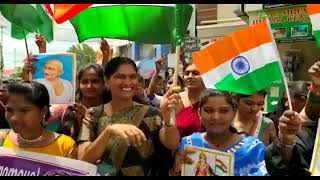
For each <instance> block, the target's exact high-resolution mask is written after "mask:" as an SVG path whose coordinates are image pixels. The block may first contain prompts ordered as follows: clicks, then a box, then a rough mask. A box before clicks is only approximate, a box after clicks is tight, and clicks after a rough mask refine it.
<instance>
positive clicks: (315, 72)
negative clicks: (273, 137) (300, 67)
mask: <svg viewBox="0 0 320 180" xmlns="http://www.w3.org/2000/svg"><path fill="white" fill-rule="evenodd" d="M308 73H309V76H310V78H311V81H312V85H311V88H310V91H309V94H308V99H307V103H306V106H305V107H304V109H303V110H302V111H301V112H300V114H298V113H297V112H294V111H289V110H287V111H285V112H284V113H283V115H282V117H281V118H280V120H279V140H277V141H276V142H274V143H272V144H271V145H269V147H268V148H267V151H266V163H267V168H268V171H269V173H270V174H271V175H282V176H283V175H285V176H287V175H290V176H297V175H298V176H305V175H311V174H315V170H316V169H318V168H317V167H316V163H314V164H313V166H311V165H310V164H311V160H312V157H313V154H314V153H316V154H317V153H318V152H314V146H315V145H316V144H315V140H316V135H317V129H318V121H319V115H320V61H318V62H316V63H315V64H314V65H313V66H311V67H310V69H309V70H308ZM317 159H318V158H317ZM316 175H317V174H316Z"/></svg>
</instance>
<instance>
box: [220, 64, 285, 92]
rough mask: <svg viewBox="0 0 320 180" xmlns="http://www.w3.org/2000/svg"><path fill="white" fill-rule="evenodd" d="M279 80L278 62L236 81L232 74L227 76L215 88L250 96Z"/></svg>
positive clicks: (280, 76) (280, 75)
mask: <svg viewBox="0 0 320 180" xmlns="http://www.w3.org/2000/svg"><path fill="white" fill-rule="evenodd" d="M281 79H282V74H281V71H280V68H279V64H278V62H273V63H270V64H267V65H265V66H264V67H263V68H260V69H257V70H255V71H253V72H251V73H249V74H248V75H246V76H243V77H241V78H239V79H237V80H236V79H235V78H234V77H233V75H232V74H229V75H228V76H227V77H225V78H224V79H223V80H222V81H220V82H219V83H217V84H215V87H216V88H217V89H218V90H224V91H230V92H233V93H239V94H247V95H251V94H255V93H257V92H258V91H261V90H263V89H265V88H266V87H268V86H270V85H271V84H272V82H274V81H277V80H281Z"/></svg>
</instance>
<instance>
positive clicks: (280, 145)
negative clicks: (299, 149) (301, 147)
mask: <svg viewBox="0 0 320 180" xmlns="http://www.w3.org/2000/svg"><path fill="white" fill-rule="evenodd" d="M275 144H276V146H278V147H279V148H284V149H292V148H294V146H295V145H296V141H295V140H293V143H292V144H290V145H287V144H284V143H282V142H280V141H279V140H276V141H275Z"/></svg>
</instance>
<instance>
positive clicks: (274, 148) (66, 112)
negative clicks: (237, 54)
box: [0, 36, 320, 176]
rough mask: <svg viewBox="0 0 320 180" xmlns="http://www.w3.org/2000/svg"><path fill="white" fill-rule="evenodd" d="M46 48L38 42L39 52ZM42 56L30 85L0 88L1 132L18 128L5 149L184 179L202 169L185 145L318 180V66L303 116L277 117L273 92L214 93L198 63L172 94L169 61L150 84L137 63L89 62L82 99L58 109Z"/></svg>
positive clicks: (261, 172) (260, 170)
mask: <svg viewBox="0 0 320 180" xmlns="http://www.w3.org/2000/svg"><path fill="white" fill-rule="evenodd" d="M43 41H44V39H43V37H41V36H37V39H36V42H37V45H38V46H39V50H40V52H41V53H43V52H45V51H46V48H45V43H43ZM41 42H42V43H41ZM101 49H103V47H101ZM35 59H36V58H35V57H34V56H32V55H30V56H28V57H27V58H26V60H25V66H24V75H23V79H24V80H23V81H19V82H13V83H8V84H1V85H0V87H1V88H2V89H4V90H3V91H1V89H0V92H1V94H0V95H1V97H0V101H1V103H0V116H1V117H0V118H1V119H0V120H1V124H0V125H1V128H8V129H9V127H10V130H9V131H5V132H2V133H1V134H0V146H3V147H5V148H13V149H19V150H25V151H32V152H38V153H44V154H49V155H54V156H61V157H66V158H72V159H78V160H81V161H86V162H89V163H92V164H95V165H97V168H98V172H99V174H100V175H119V176H121V175H125V176H127V175H139V176H148V175H154V176H168V175H171V176H179V175H181V169H182V165H183V164H192V163H194V162H193V161H192V159H190V154H192V153H194V152H193V151H190V150H187V149H186V148H185V147H186V146H194V147H201V148H208V149H214V150H218V151H222V152H227V153H232V154H234V175H236V176H265V175H310V172H309V166H310V163H311V158H312V153H313V146H314V141H315V136H316V131H317V124H318V123H317V122H318V118H319V112H320V61H319V62H317V63H315V64H314V65H313V66H312V67H310V69H309V72H308V73H309V75H310V77H311V82H312V83H311V86H310V90H309V94H308V98H307V100H306V103H305V106H304V108H303V110H302V111H301V112H295V111H290V110H286V111H284V112H281V117H279V118H273V119H269V118H267V117H266V116H265V114H263V113H261V110H262V108H263V107H264V104H265V96H266V94H267V93H266V91H264V90H263V91H260V92H258V93H256V94H253V95H242V94H236V95H235V94H231V93H229V92H223V91H218V90H213V89H206V88H205V86H204V83H203V81H202V79H201V76H200V73H199V71H198V70H197V67H196V66H195V65H194V64H188V65H186V66H185V67H184V70H183V78H181V77H179V81H178V87H172V82H173V79H172V78H173V76H172V75H168V76H167V77H166V80H165V82H161V78H159V72H160V70H161V69H162V67H163V59H159V60H158V61H157V63H156V71H155V73H154V74H153V76H152V78H151V80H150V83H149V85H148V86H146V85H145V81H144V79H143V78H141V76H140V75H139V74H138V69H137V66H136V64H135V62H134V61H133V60H132V59H130V58H126V57H115V58H112V59H111V60H110V61H109V62H108V63H107V64H106V65H105V66H104V67H102V66H101V65H98V64H88V65H87V66H86V67H84V68H82V69H81V70H80V71H79V72H78V74H77V82H76V83H77V92H76V97H77V98H76V102H75V103H74V104H73V105H68V106H67V105H50V104H49V95H48V90H47V89H46V87H45V86H44V85H42V84H40V83H38V82H33V81H29V74H30V73H33V72H34V67H33V65H32V61H33V60H35ZM162 84H164V85H163V86H164V87H162ZM171 109H174V110H175V112H176V122H175V124H174V125H173V124H172V122H170V110H171ZM4 112H5V117H4ZM4 119H5V120H4ZM6 122H8V124H6ZM199 174H201V173H199Z"/></svg>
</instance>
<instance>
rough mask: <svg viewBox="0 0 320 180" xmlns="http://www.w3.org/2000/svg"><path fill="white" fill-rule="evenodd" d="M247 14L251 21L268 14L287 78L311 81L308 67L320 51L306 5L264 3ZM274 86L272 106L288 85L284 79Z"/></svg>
mask: <svg viewBox="0 0 320 180" xmlns="http://www.w3.org/2000/svg"><path fill="white" fill-rule="evenodd" d="M247 14H248V15H249V24H250V25H253V24H256V23H258V22H260V21H262V20H265V18H266V17H267V18H268V20H269V22H270V25H271V29H272V31H273V35H274V38H275V41H276V43H277V47H278V51H279V54H280V57H281V61H282V65H283V68H284V70H285V74H286V78H287V79H288V80H289V81H295V82H297V81H308V80H309V77H308V73H307V72H308V69H309V68H310V67H311V66H312V65H313V64H314V63H315V62H316V61H318V60H319V59H320V58H319V57H320V51H319V49H318V48H317V47H316V42H315V39H314V36H313V32H312V26H311V22H310V19H309V16H308V13H307V7H306V5H305V4H300V5H290V4H279V5H277V4H264V5H263V6H262V9H260V10H255V11H249V12H247ZM271 90H272V91H273V94H274V95H270V96H268V105H269V106H271V104H270V103H271V102H272V101H273V100H276V99H277V98H278V97H277V95H280V94H282V93H283V91H284V88H283V85H281V82H278V83H277V82H275V84H274V87H272V88H271ZM280 97H281V95H280ZM270 101H271V102H270Z"/></svg>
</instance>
